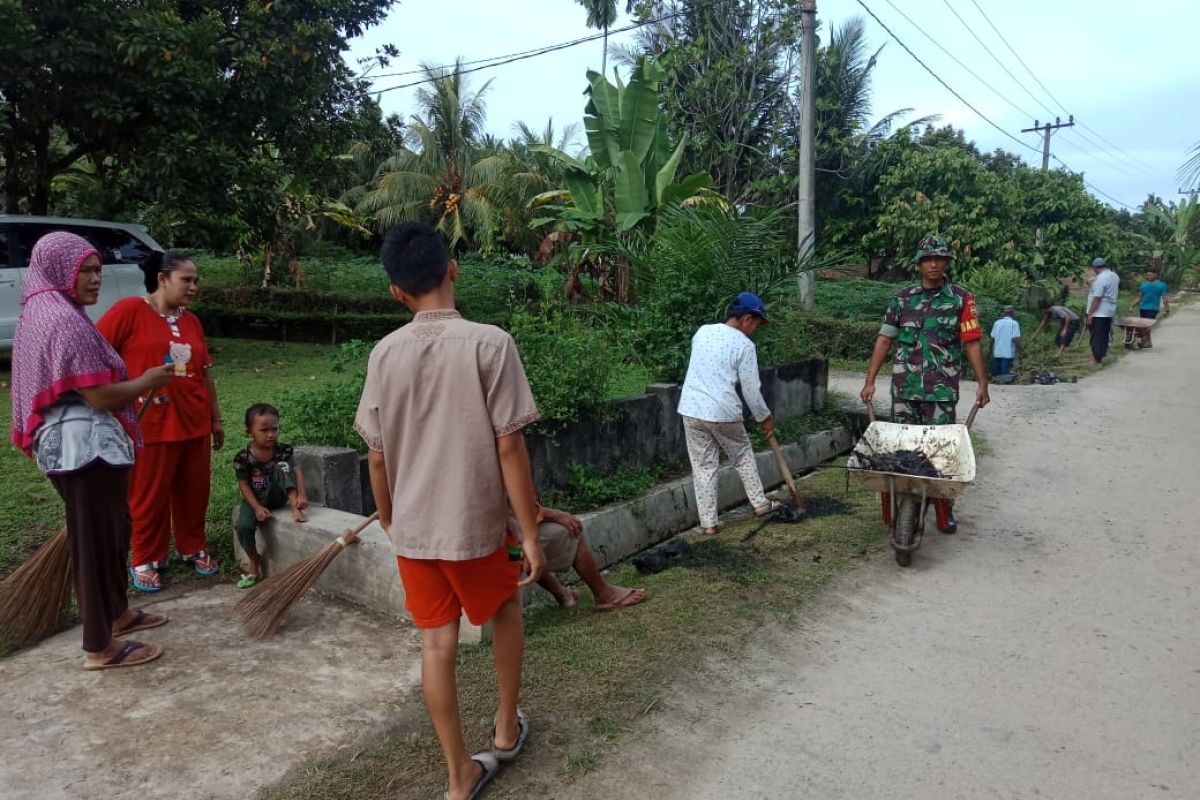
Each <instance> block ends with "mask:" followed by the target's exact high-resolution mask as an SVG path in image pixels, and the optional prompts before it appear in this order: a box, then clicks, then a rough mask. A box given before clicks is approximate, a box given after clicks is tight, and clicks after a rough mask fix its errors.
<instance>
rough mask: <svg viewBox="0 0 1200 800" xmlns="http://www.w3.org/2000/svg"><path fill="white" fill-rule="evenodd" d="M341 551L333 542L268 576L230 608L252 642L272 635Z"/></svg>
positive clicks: (339, 546)
mask: <svg viewBox="0 0 1200 800" xmlns="http://www.w3.org/2000/svg"><path fill="white" fill-rule="evenodd" d="M343 549H344V547H343V545H342V543H341V542H339V541H338V540H336V539H335V540H334V541H332V542H330V543H329V544H327V545H325V546H324V547H322V548H321V549H320V550H318V551H317V552H315V553H313V554H312V555H311V556H309V557H307V558H305V559H303V560H301V561H297V562H296V563H295V564H292V565H291V566H290V567H288V568H287V569H285V570H284V571H283V572H280V573H279V574H278V575H272V576H271V577H269V578H267V579H265V580H264V581H263V582H262V583H260V584H258V585H257V586H255V587H254V588H253V589H251V590H250V591H249V592H248V593H247V594H246V596H245V597H243V598H242V599H241V600H239V601H238V604H237V605H235V606H234V607H233V610H234V613H236V614H237V615H238V617H240V618H241V620H242V627H243V628H244V629H245V631H246V633H248V634H249V635H250V636H252V637H254V638H255V639H267V638H270V637H271V636H274V635H275V632H276V631H278V630H279V626H280V625H282V624H283V623H284V621H285V620H287V618H288V617H289V616H290V615H291V613H292V609H294V608H295V607H296V604H297V603H298V602H300V598H301V597H303V596H304V593H305V592H307V591H308V590H309V589H311V588H312V585H313V584H314V583H316V582H317V578H319V577H321V573H322V572H324V571H325V568H326V567H328V566H329V565H330V563H332V562H333V560H334V559H335V558H337V557H338V554H339V553H341V552H342V550H343Z"/></svg>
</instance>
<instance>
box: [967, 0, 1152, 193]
mask: <svg viewBox="0 0 1200 800" xmlns="http://www.w3.org/2000/svg"><path fill="white" fill-rule="evenodd" d="M971 5H973V6H975V10H976V11H978V12H979V15H980V16H981V17H983V19H984V21H985V22H987V24H988V27H990V28H991V29H992V32H993V33H995V34H996V36H997V37H999V39H1000V41H1001V42H1003V43H1004V46H1005V47H1007V48H1008V52H1010V53H1012V55H1013V58H1015V59H1016V60H1017V63H1019V64H1020V65H1021V66H1022V67H1023V68H1024V69H1025V71H1026V72H1027V73H1029V77H1031V78H1033V80H1034V82H1035V83H1036V84H1037V85H1038V86H1040V87H1041V89H1042V91H1043V92H1045V93H1046V96H1047V97H1049V98H1050V99H1051V100H1052V101H1053V102H1054V104H1055V105H1057V106H1058V107H1059V109H1061V110H1062V113H1064V114H1066V113H1067V104H1066V103H1064V102H1063V101H1061V100H1059V99H1058V98H1057V97H1055V96H1054V93H1053V92H1051V91H1050V89H1049V88H1048V87H1047V86H1046V84H1044V83H1042V81H1041V79H1040V78H1039V77H1038V76H1037V73H1035V72H1034V71H1033V70H1032V69H1030V67H1029V65H1028V64H1026V63H1025V59H1023V58H1021V54H1020V53H1018V52H1017V51H1016V48H1014V47H1013V46H1012V44H1010V43H1009V41H1008V39H1007V38H1006V37H1005V36H1004V34H1003V33H1001V32H1000V29H999V28H998V27H996V23H994V22H992V18H991V17H989V16H988V15H987V12H986V11H984V10H983V7H982V6H980V5H979V3H978V2H977V0H971ZM993 58H994V56H993ZM1042 107H1043V108H1045V106H1042ZM1052 113H1053V112H1052ZM1078 124H1079V127H1081V128H1083V130H1085V131H1088V132H1089V133H1091V134H1092V135H1093V136H1095V137H1096V138H1098V139H1100V140H1101V141H1103V142H1105V143H1106V144H1107V145H1108V146H1109V147H1111V148H1113V150H1114V151H1115V152H1116V153H1117V154H1122V155H1126V158H1127V162H1126V163H1128V164H1129V165H1130V166H1134V167H1135V168H1137V169H1140V170H1149V171H1150V172H1151V173H1154V177H1156V178H1159V179H1162V177H1163V176H1162V175H1161V174H1158V173H1157V170H1156V168H1155V167H1153V166H1151V165H1150V164H1148V163H1146V162H1145V161H1142V160H1141V159H1139V158H1137V157H1136V156H1134V155H1132V154H1124V151H1122V150H1121V146H1120V145H1118V144H1116V143H1114V142H1112V141H1110V140H1108V139H1106V138H1105V137H1104V136H1103V135H1101V134H1100V132H1099V131H1097V130H1095V129H1094V128H1091V127H1090V126H1088V124H1087V123H1085V122H1082V121H1080V122H1078ZM1074 133H1075V134H1076V135H1077V136H1079V137H1081V138H1082V139H1083V140H1084V141H1086V142H1088V143H1089V144H1091V145H1092V146H1093V147H1095V148H1096V149H1098V150H1106V148H1105V147H1104V146H1103V145H1100V144H1097V143H1096V142H1094V141H1092V140H1091V139H1089V138H1088V137H1087V136H1086V135H1085V134H1084V133H1083V132H1082V131H1075V132H1074ZM1135 162H1136V163H1135ZM1138 177H1144V176H1142V175H1139V176H1138ZM1169 182H1170V181H1168V183H1169Z"/></svg>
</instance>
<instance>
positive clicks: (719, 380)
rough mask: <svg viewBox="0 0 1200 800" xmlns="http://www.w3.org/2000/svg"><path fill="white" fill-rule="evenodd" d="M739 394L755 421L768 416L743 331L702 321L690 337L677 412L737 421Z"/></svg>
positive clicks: (752, 354)
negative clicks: (690, 352) (690, 346)
mask: <svg viewBox="0 0 1200 800" xmlns="http://www.w3.org/2000/svg"><path fill="white" fill-rule="evenodd" d="M739 383H740V384H741V385H742V397H744V398H745V399H746V405H747V406H749V407H750V413H751V414H752V415H753V416H754V419H755V420H756V421H758V422H762V421H763V420H764V419H766V418H767V417H769V416H771V409H769V408H767V403H766V401H765V400H763V396H762V383H761V381H760V379H759V377H758V350H756V349H755V347H754V342H752V341H750V338H749V337H748V336H746V334H744V333H742V332H741V331H739V330H736V329H734V328H731V327H729V326H728V325H725V324H724V323H716V324H713V325H704V326H703V327H701V328H700V330H698V331H696V335H695V336H693V337H692V357H691V360H690V361H689V362H688V371H687V378H685V379H684V381H683V392H682V394H681V395H680V397H679V413H680V414H682V415H683V416H685V417H693V418H695V419H701V420H704V421H705V422H741V421H742V401H741V398H739V397H738V394H737V389H736V388H735V386H736V385H737V384H739Z"/></svg>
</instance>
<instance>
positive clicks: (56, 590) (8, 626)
mask: <svg viewBox="0 0 1200 800" xmlns="http://www.w3.org/2000/svg"><path fill="white" fill-rule="evenodd" d="M72 578H73V575H72V574H71V550H70V548H69V547H68V546H67V529H66V528H65V527H64V528H61V529H60V530H59V531H58V533H57V534H55V535H54V536H53V537H51V538H50V539H49V540H48V541H46V543H45V544H43V545H42V546H41V547H39V548H38V549H37V550H36V551H34V553H33V555H32V556H30V557H29V559H28V560H27V561H26V562H25V563H24V564H22V565H21V566H20V567H18V568H17V569H16V570H15V571H14V572H13V573H12V574H11V575H9V576H8V577H7V578H5V579H4V580H3V581H2V582H0V638H3V639H4V640H6V641H7V642H8V643H9V644H10V645H12V646H14V647H17V646H20V645H24V644H30V643H32V642H37V641H40V640H42V639H45V638H46V637H47V636H49V635H51V634H53V633H57V632H58V631H60V630H62V629H63V628H64V627H65V626H66V622H67V612H68V610H69V609H70V607H71V594H72V586H71V584H72Z"/></svg>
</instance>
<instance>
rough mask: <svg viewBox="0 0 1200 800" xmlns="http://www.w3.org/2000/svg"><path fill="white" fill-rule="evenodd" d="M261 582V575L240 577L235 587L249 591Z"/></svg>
mask: <svg viewBox="0 0 1200 800" xmlns="http://www.w3.org/2000/svg"><path fill="white" fill-rule="evenodd" d="M261 580H262V576H261V575H242V579H241V580H240V581H238V582H237V587H238V588H239V589H249V588H250V587H251V586H254V585H255V584H257V583H258V582H259V581H261Z"/></svg>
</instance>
